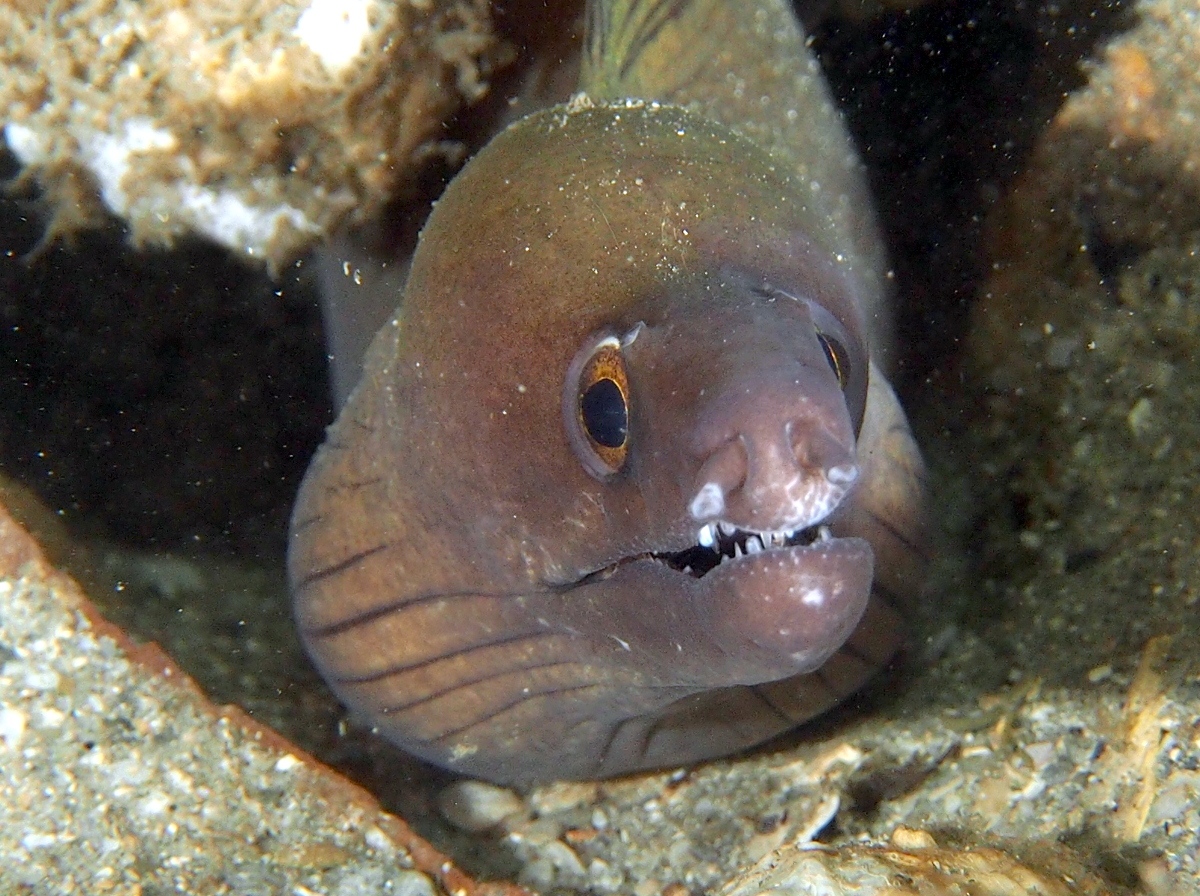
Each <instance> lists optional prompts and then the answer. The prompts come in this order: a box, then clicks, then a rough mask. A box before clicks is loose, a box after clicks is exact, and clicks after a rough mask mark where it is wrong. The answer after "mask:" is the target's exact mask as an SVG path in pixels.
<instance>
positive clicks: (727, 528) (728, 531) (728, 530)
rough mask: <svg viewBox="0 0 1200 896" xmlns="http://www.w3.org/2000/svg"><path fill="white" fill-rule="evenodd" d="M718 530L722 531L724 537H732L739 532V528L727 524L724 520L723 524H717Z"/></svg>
mask: <svg viewBox="0 0 1200 896" xmlns="http://www.w3.org/2000/svg"><path fill="white" fill-rule="evenodd" d="M717 528H718V529H720V530H721V534H722V535H732V534H733V533H734V532H736V531H737V526H735V525H734V524H733V523H727V522H725V521H724V520H721V522H719V523H717Z"/></svg>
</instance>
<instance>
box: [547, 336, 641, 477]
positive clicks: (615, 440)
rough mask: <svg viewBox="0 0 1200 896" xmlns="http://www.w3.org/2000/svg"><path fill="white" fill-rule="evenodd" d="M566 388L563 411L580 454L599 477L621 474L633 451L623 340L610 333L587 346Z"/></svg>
mask: <svg viewBox="0 0 1200 896" xmlns="http://www.w3.org/2000/svg"><path fill="white" fill-rule="evenodd" d="M566 390H567V394H566V395H564V403H563V405H564V406H563V411H564V415H565V416H566V418H567V419H566V421H565V422H566V426H567V436H568V438H569V440H570V442H571V447H572V448H573V449H574V450H575V454H576V455H577V456H578V457H579V460H580V461H581V462H582V463H583V465H584V467H585V468H586V469H587V471H588V472H589V473H591V474H592V475H593V476H595V477H596V478H597V479H607V478H608V477H610V476H612V475H614V474H615V473H618V472H620V470H621V468H622V467H624V466H625V459H626V456H627V455H628V453H629V379H628V377H627V375H626V373H625V358H624V357H623V356H622V354H621V343H620V341H619V340H618V339H616V338H615V337H612V336H609V337H606V338H603V339H601V340H600V341H599V342H595V343H593V344H591V345H590V346H588V347H585V350H584V351H583V352H580V354H579V355H578V356H576V359H575V361H574V362H572V364H571V368H570V370H569V371H568V374H567V383H566ZM568 398H569V407H568V401H567V399H568Z"/></svg>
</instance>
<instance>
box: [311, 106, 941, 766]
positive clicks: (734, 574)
mask: <svg viewBox="0 0 1200 896" xmlns="http://www.w3.org/2000/svg"><path fill="white" fill-rule="evenodd" d="M735 171H736V173H737V176H736V177H731V176H730V175H731V172H735ZM804 196H805V187H804V184H803V182H802V181H800V180H799V179H798V178H792V177H789V176H788V175H787V174H786V173H784V172H782V171H780V170H779V166H778V165H776V164H775V163H774V162H773V160H772V159H771V158H770V157H768V156H767V155H766V154H764V153H763V152H762V151H760V150H758V149H757V148H756V147H755V146H754V145H752V144H750V143H749V142H748V141H746V140H744V139H742V138H740V137H738V136H737V135H735V134H734V133H732V132H731V131H728V130H726V129H725V128H724V127H721V126H717V125H714V124H712V123H711V122H708V121H706V120H705V119H702V118H700V117H698V116H696V115H693V114H690V113H686V112H684V111H682V110H680V109H675V108H670V107H666V108H652V107H648V106H642V105H640V104H628V105H626V104H617V105H614V106H597V107H591V106H590V105H588V104H577V105H576V106H574V107H572V108H570V109H567V108H565V107H559V108H556V109H552V110H548V111H547V112H545V113H541V114H539V115H535V116H533V117H531V118H529V119H526V120H524V121H522V122H521V123H519V124H518V125H516V126H514V127H513V128H510V129H509V130H508V131H506V132H505V133H503V134H501V135H500V136H499V137H497V138H496V139H495V140H494V141H493V142H492V143H491V144H489V146H488V147H486V148H485V149H484V150H483V151H482V152H481V153H480V154H479V155H478V156H477V157H476V158H475V159H474V160H472V162H471V163H470V164H469V165H468V166H467V167H466V168H465V169H464V170H463V172H462V173H461V174H460V175H459V176H458V178H456V180H455V181H454V183H453V184H452V185H451V186H450V188H449V189H448V190H447V192H446V193H445V195H444V196H443V197H442V199H441V200H440V201H439V203H438V205H437V207H436V209H435V211H434V213H433V215H432V216H431V218H430V220H429V223H428V225H427V227H426V230H425V231H424V233H423V234H422V238H421V244H420V246H419V248H418V250H417V253H416V255H415V257H414V260H413V266H412V272H411V275H410V278H409V281H408V284H407V286H406V289H405V293H404V298H403V301H402V303H401V310H400V311H399V312H398V314H397V318H396V320H395V321H393V322H392V323H390V324H389V325H387V326H385V327H384V328H383V330H382V331H381V333H380V334H379V335H378V336H377V337H376V339H375V342H374V343H373V345H372V347H371V350H370V352H369V353H368V356H367V359H366V364H365V369H366V371H367V373H366V375H365V376H364V379H363V381H362V382H361V383H360V385H359V387H358V388H357V390H356V391H355V392H354V394H353V395H352V397H351V399H350V401H349V403H348V404H347V406H346V408H345V409H344V410H343V412H342V414H341V416H340V418H339V420H338V422H337V423H336V424H335V426H334V427H333V428H332V430H331V433H330V436H329V440H328V441H327V443H326V445H325V446H324V447H323V448H322V450H321V452H320V453H319V454H318V456H317V458H316V460H315V461H314V463H313V465H312V468H311V469H310V471H309V474H308V476H307V478H306V480H305V483H304V486H303V488H302V491H301V494H300V497H299V499H298V502H297V507H296V512H295V516H294V522H293V541H292V550H291V554H290V557H289V569H290V574H291V578H292V582H293V588H294V593H295V601H296V610H297V616H298V618H299V623H300V628H301V632H302V634H303V637H304V639H305V641H306V644H307V646H308V648H309V650H310V652H311V653H312V655H313V657H314V659H315V660H316V662H317V664H318V666H319V667H320V668H321V670H322V672H323V673H324V674H325V676H326V677H327V678H328V679H329V680H330V682H331V683H332V684H333V686H334V688H335V690H337V691H338V693H339V695H340V696H341V697H342V698H343V699H344V700H345V701H346V702H347V703H348V704H349V705H350V706H351V707H352V708H353V709H355V710H357V711H359V712H361V713H363V714H365V715H366V716H367V717H368V718H370V719H371V720H372V721H373V722H374V723H375V724H376V725H378V727H379V729H380V730H381V731H382V733H384V734H385V735H386V736H388V737H389V738H391V739H393V740H395V741H396V742H398V743H400V744H401V745H403V746H405V747H406V748H408V749H410V750H411V751H413V752H414V753H417V754H418V755H421V756H423V757H425V758H427V759H429V760H431V761H433V762H436V763H439V764H442V765H446V766H448V767H450V768H454V769H457V770H461V771H463V772H465V773H468V774H473V775H477V776H480V777H485V778H489V779H492V780H496V781H501V782H510V783H526V782H530V781H534V780H539V779H546V778H556V777H589V776H599V775H610V774H617V773H621V772H626V771H631V770H634V769H638V768H645V767H653V766H659V765H664V764H682V763H687V762H692V761H696V760H698V759H703V758H706V757H711V756H716V755H721V754H723V753H727V752H730V751H733V750H736V749H739V748H742V747H746V746H750V745H752V744H755V743H758V742H761V741H762V740H764V739H766V738H768V737H770V736H772V735H774V734H777V733H779V732H781V731H784V730H786V729H788V728H790V727H792V726H793V725H795V724H796V723H798V722H800V721H803V720H804V719H806V718H809V717H811V716H812V715H814V714H816V713H817V712H820V711H823V710H824V709H826V708H828V706H830V705H832V704H833V703H835V702H836V701H838V700H840V699H841V698H842V697H844V696H845V695H846V694H848V693H850V692H852V691H853V690H854V689H855V688H857V687H858V686H859V685H860V684H861V683H862V681H864V680H865V679H866V678H867V677H868V676H869V675H871V674H872V673H873V672H874V671H876V670H877V669H878V668H879V667H880V666H881V665H883V664H884V663H885V662H886V661H887V659H888V657H889V656H890V655H891V653H892V652H893V650H894V649H895V647H896V644H897V638H898V635H897V631H898V625H897V624H896V618H895V614H894V611H893V610H892V609H891V608H890V607H889V601H890V598H891V596H893V595H895V594H905V593H910V592H911V591H912V590H913V589H914V588H915V586H916V583H917V582H918V581H919V574H920V566H921V558H920V532H921V523H920V490H921V483H920V479H921V469H920V460H919V457H918V455H917V452H916V449H915V447H914V446H913V444H912V440H911V437H910V436H909V435H908V430H907V425H906V423H905V422H904V418H903V413H902V412H901V411H900V409H899V406H898V405H897V404H896V402H895V399H894V397H893V396H892V393H891V390H890V389H889V388H888V387H887V384H886V382H885V381H884V380H883V379H882V377H881V376H880V375H879V373H878V371H877V370H875V369H874V367H873V365H871V364H870V362H869V354H868V349H867V347H866V345H865V343H864V338H865V337H864V331H865V330H866V327H865V326H864V322H863V320H862V316H863V313H862V311H861V302H860V299H859V297H858V296H857V295H856V290H855V280H854V279H853V277H852V276H850V275H849V274H848V273H847V271H846V270H845V269H843V268H842V267H839V265H838V263H837V261H836V260H835V258H836V256H835V255H834V253H833V252H831V251H830V250H829V249H828V248H827V247H823V246H821V245H820V244H819V243H817V242H815V241H814V239H813V238H810V237H808V236H806V235H805V226H804V225H805V221H806V219H807V217H808V216H809V215H810V212H809V210H808V209H807V207H806V205H805V199H804ZM818 330H819V331H821V332H823V333H829V332H836V333H837V334H838V336H839V348H841V349H842V350H843V354H842V355H841V356H840V361H841V368H840V369H841V373H842V375H843V376H842V381H839V377H838V375H837V373H836V372H835V370H834V368H833V367H831V363H830V360H829V358H828V357H827V354H826V350H825V348H824V347H823V346H822V343H821V342H820V341H819V340H818V338H817V332H818ZM605 335H612V336H615V337H617V338H618V339H621V338H624V339H625V340H626V342H627V344H625V345H623V346H622V347H621V349H620V355H621V358H622V360H623V363H624V366H625V369H626V370H627V372H628V389H629V436H628V454H627V456H626V458H625V461H624V465H623V466H622V467H621V468H620V470H619V471H617V472H615V473H612V474H609V475H597V474H596V472H595V470H594V465H593V466H592V467H589V464H588V462H587V460H586V458H584V457H582V456H581V453H580V449H579V446H578V445H577V444H575V443H574V442H573V441H572V439H571V437H570V436H569V435H568V431H569V430H570V429H571V426H572V420H571V419H570V418H569V414H570V409H571V408H573V407H574V403H573V396H574V395H575V390H576V388H577V384H576V383H575V382H572V381H570V380H569V379H568V377H569V376H571V375H573V374H572V373H571V371H572V362H573V360H574V359H576V357H577V356H578V355H579V353H580V352H581V350H582V351H585V352H586V351H587V347H588V346H590V345H591V344H593V343H595V342H596V340H597V339H598V338H601V337H603V336H605ZM630 337H632V339H630ZM868 379H869V381H870V382H869V386H868ZM564 395H566V400H565V401H564ZM564 406H565V407H566V409H567V417H566V418H564ZM831 468H837V469H848V468H855V469H857V470H858V478H857V480H856V481H855V482H854V483H853V486H852V487H851V489H850V491H849V496H848V497H846V498H845V499H844V500H842V502H841V504H840V505H839V506H838V507H836V509H834V508H831V513H830V515H829V516H828V517H824V518H822V519H821V520H820V522H822V523H826V524H829V525H830V528H831V530H832V535H833V536H834V537H832V538H828V539H826V540H819V541H818V542H817V543H816V544H813V545H811V546H803V545H800V546H795V547H784V546H776V547H769V549H768V550H766V551H764V552H763V553H759V554H757V555H755V556H751V557H744V558H740V559H736V560H727V561H725V562H723V563H721V564H720V565H719V566H717V567H716V568H715V569H712V570H711V571H709V572H707V573H706V574H705V575H703V576H701V577H697V576H695V575H692V574H689V573H687V572H684V571H681V570H680V569H677V568H674V567H673V566H672V565H671V564H668V563H667V562H664V559H663V557H661V556H658V557H655V556H651V554H655V555H663V554H667V553H671V552H680V551H684V550H687V549H689V548H692V547H693V546H695V545H696V541H697V537H698V536H697V532H698V529H699V528H700V526H701V525H703V524H705V523H707V522H715V521H717V520H722V521H724V522H726V523H728V524H731V525H735V526H737V527H739V528H741V529H746V530H752V531H755V532H762V531H771V530H777V529H784V528H787V529H790V528H794V527H795V526H796V524H797V520H799V519H800V516H798V515H797V511H796V508H795V501H794V500H792V499H793V498H794V497H795V495H794V494H793V493H792V492H789V488H794V487H795V486H796V483H797V482H808V481H810V480H812V478H813V477H816V480H817V481H820V482H822V483H823V482H825V479H824V478H822V477H824V476H825V475H826V472H827V471H828V470H829V469H831ZM709 482H716V483H719V484H720V488H721V490H722V494H723V497H724V502H723V507H721V508H720V509H719V512H711V511H712V508H707V510H706V512H705V513H702V514H701V515H700V516H699V517H697V516H696V515H695V511H696V505H695V504H694V503H693V501H694V499H695V496H696V495H697V492H698V490H699V489H700V487H701V486H703V485H704V484H705V483H709ZM817 521H818V520H815V519H813V520H809V519H808V518H807V517H806V518H804V520H803V523H804V525H806V526H807V525H809V523H810V522H817ZM676 565H678V564H676ZM873 588H874V590H872V589H873ZM885 595H886V596H887V597H886V598H885ZM860 619H861V620H862V622H861V624H860ZM856 626H857V629H856Z"/></svg>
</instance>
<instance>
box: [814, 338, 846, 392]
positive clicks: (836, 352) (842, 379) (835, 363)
mask: <svg viewBox="0 0 1200 896" xmlns="http://www.w3.org/2000/svg"><path fill="white" fill-rule="evenodd" d="M817 341H818V342H819V343H821V349H822V350H823V351H824V352H825V360H826V361H828V362H829V366H830V368H831V369H832V370H833V373H834V376H836V377H837V381H838V385H839V386H841V387H842V389H843V390H844V389H845V388H846V384H847V383H849V382H850V353H849V352H848V351H846V346H844V345H842V344H841V343H840V342H838V341H837V340H836V339H834V338H833V337H832V336H830V335H829V334H828V333H821V332H819V331H818V333H817Z"/></svg>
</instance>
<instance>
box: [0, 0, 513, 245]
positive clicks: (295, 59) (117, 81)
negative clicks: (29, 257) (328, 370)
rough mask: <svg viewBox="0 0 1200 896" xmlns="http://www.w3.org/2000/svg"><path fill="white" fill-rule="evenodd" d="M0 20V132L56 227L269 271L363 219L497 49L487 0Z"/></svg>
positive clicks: (147, 7)
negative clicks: (203, 243)
mask: <svg viewBox="0 0 1200 896" xmlns="http://www.w3.org/2000/svg"><path fill="white" fill-rule="evenodd" d="M53 9H54V12H53V14H46V12H45V10H44V9H43V7H42V5H41V4H35V3H13V4H5V5H4V6H2V7H0V30H2V31H3V33H4V35H5V38H4V40H3V41H0V125H2V126H3V129H4V137H5V140H6V141H7V143H8V146H9V148H10V149H11V150H12V152H13V153H14V154H15V155H16V156H17V158H18V159H20V160H21V162H23V163H24V164H25V165H26V167H27V173H28V174H31V175H32V176H33V177H35V178H36V179H37V181H38V182H39V183H40V185H41V186H42V187H43V188H44V189H45V192H46V194H47V196H48V198H49V200H50V203H51V206H52V208H53V212H54V220H53V224H52V233H63V232H65V233H70V232H72V231H74V230H77V229H79V228H81V227H84V226H86V225H88V224H89V223H92V222H95V221H96V220H98V219H99V218H100V217H101V215H100V212H101V210H102V209H103V210H105V211H107V212H110V213H112V214H114V215H116V216H117V217H119V218H122V219H123V220H124V221H125V222H126V224H127V225H128V227H129V232H130V237H131V238H132V240H133V241H134V242H135V243H137V244H163V245H169V244H171V243H173V242H174V241H175V240H176V239H177V238H179V237H181V236H183V235H185V234H188V233H197V234H201V235H203V236H206V237H209V238H211V239H213V240H215V241H216V242H218V243H220V244H221V245H223V246H225V247H227V248H229V249H232V250H234V251H235V252H238V253H241V254H244V255H248V256H251V257H254V258H259V259H263V260H265V261H266V262H268V263H269V264H271V265H272V266H274V267H276V268H278V267H279V266H280V265H282V264H283V263H285V262H286V261H288V260H290V259H291V258H293V257H295V256H296V255H298V254H299V253H300V252H301V251H302V250H303V249H304V248H306V247H307V246H308V245H310V244H312V243H313V242H315V241H316V240H318V239H319V238H320V237H321V236H323V235H324V234H327V233H328V232H329V231H330V230H331V229H332V228H334V227H335V226H337V225H338V224H339V223H341V222H342V221H344V220H346V219H347V218H351V219H352V220H367V219H369V218H370V217H371V216H373V215H374V214H375V213H376V212H377V211H378V209H379V208H380V206H381V205H382V204H383V203H384V202H386V201H387V200H388V199H389V198H390V197H391V196H392V195H393V194H394V192H395V191H396V189H397V188H398V186H399V185H401V184H403V183H404V181H405V179H406V178H408V177H411V176H412V173H413V170H414V169H415V167H416V164H417V162H419V160H420V158H421V157H422V156H423V155H426V154H429V153H431V152H435V151H436V150H437V133H436V129H437V128H438V126H439V125H440V124H441V123H442V121H443V120H444V119H445V117H446V116H447V115H449V114H450V113H451V112H452V111H454V110H455V109H456V108H458V107H459V106H460V105H462V103H463V102H464V101H469V100H472V99H476V98H478V97H479V96H480V95H481V94H482V93H483V92H484V90H485V89H486V79H487V76H488V74H489V72H490V69H491V67H492V66H493V64H494V63H495V62H496V61H497V60H498V59H499V58H500V55H501V54H502V49H501V45H500V43H499V42H498V40H497V38H496V37H495V35H494V34H493V32H492V29H491V25H490V18H489V10H488V4H487V3H485V2H482V0H312V2H311V3H306V2H295V3H273V2H267V0H223V2H218V3H202V4H196V3H180V2H174V0H149V2H136V0H78V2H70V3H66V4H58V5H56V6H55V7H54V8H53Z"/></svg>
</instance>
